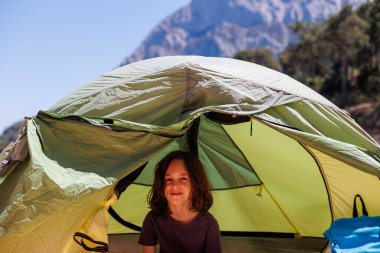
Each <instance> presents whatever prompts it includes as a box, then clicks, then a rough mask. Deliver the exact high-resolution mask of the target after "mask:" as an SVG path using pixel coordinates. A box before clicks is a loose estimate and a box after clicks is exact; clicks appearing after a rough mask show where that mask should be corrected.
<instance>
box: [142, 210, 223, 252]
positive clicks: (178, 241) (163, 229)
mask: <svg viewBox="0 0 380 253" xmlns="http://www.w3.org/2000/svg"><path fill="white" fill-rule="evenodd" d="M157 242H158V243H159V245H160V252H161V253H179V252H181V253H211V252H212V253H221V252H222V249H221V244H220V232H219V225H218V222H217V221H216V219H215V218H214V216H212V215H211V214H210V213H209V212H202V213H199V214H198V215H197V216H196V217H195V218H194V219H193V220H192V221H190V222H189V223H185V224H182V223H180V222H178V221H176V220H174V219H173V218H172V217H171V216H170V215H169V214H164V215H157V214H155V213H153V212H152V211H150V212H149V213H148V214H147V215H146V217H145V220H144V223H143V226H142V231H141V234H140V238H139V244H142V245H145V246H155V245H157Z"/></svg>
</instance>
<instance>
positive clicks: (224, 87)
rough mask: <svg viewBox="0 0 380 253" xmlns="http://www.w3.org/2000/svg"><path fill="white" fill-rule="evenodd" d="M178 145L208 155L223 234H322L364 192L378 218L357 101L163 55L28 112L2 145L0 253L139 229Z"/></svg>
mask: <svg viewBox="0 0 380 253" xmlns="http://www.w3.org/2000/svg"><path fill="white" fill-rule="evenodd" d="M52 92H54V91H52ZM15 103H17V101H15ZM177 149H181V150H189V151H191V152H194V153H196V154H197V155H198V156H199V158H200V159H201V161H202V162H203V164H204V166H205V168H206V171H207V176H208V179H209V181H210V183H211V186H212V189H213V195H214V199H215V200H214V206H213V207H212V209H211V212H212V213H213V214H214V216H215V217H216V218H217V220H218V221H219V225H220V228H221V230H222V232H224V233H228V232H231V233H232V232H240V233H241V232H245V233H248V234H249V233H251V234H254V233H274V234H292V235H294V236H295V237H322V233H323V232H324V231H325V230H326V229H327V228H328V227H329V226H330V224H331V222H332V221H333V220H335V219H337V218H342V217H351V216H352V201H353V199H354V196H355V195H356V194H360V195H361V196H362V197H363V199H364V201H365V203H366V206H367V209H368V212H369V214H370V215H380V201H379V198H378V197H379V193H380V180H379V176H380V147H379V146H378V144H376V142H375V141H374V140H373V139H372V138H371V137H370V136H369V135H368V134H367V133H366V132H365V131H364V130H363V129H361V128H360V127H359V126H358V125H357V124H356V123H355V121H354V120H353V119H351V118H350V116H349V115H348V114H347V113H346V112H345V111H343V110H341V109H339V108H337V107H336V106H335V105H334V104H332V103H331V102H330V101H328V100H327V99H325V98H323V97H322V96H320V95H319V94H318V93H316V92H314V91H313V90H311V89H309V88H308V87H306V86H304V85H302V84H301V83H299V82H297V81H295V80H294V79H292V78H290V77H288V76H286V75H284V74H281V73H279V72H276V71H273V70H270V69H268V68H265V67H262V66H259V65H256V64H252V63H247V62H242V61H238V60H233V59H226V58H209V57H198V56H173V57H160V58H154V59H149V60H144V61H140V62H136V63H132V64H130V65H127V66H124V67H120V68H117V69H115V70H113V71H111V72H108V73H106V74H104V75H102V76H100V77H99V78H98V79H96V80H94V81H92V82H90V83H89V84H86V85H84V86H82V87H80V88H79V89H77V90H75V91H73V92H72V93H71V94H69V95H68V96H66V97H64V98H63V99H62V100H60V101H59V102H58V103H56V104H55V105H54V106H53V107H51V108H50V109H49V110H46V111H40V112H39V113H38V115H36V116H35V117H32V118H28V119H25V121H24V124H23V125H22V127H21V129H20V131H19V133H18V135H17V138H16V139H15V141H14V142H13V143H12V144H10V145H9V146H8V147H7V148H6V149H5V150H4V151H3V152H2V153H1V154H0V161H2V164H1V170H0V245H1V246H0V247H1V252H39V253H41V252H88V251H87V250H86V249H85V248H86V247H89V248H91V247H92V248H94V247H98V249H99V248H100V249H104V248H106V246H107V245H106V244H107V242H108V239H107V237H108V234H119V233H136V231H135V230H133V229H137V230H138V227H140V226H141V224H142V221H143V219H144V217H145V214H146V213H147V212H148V210H149V209H148V204H147V201H146V197H147V193H148V191H149V189H150V186H151V184H152V181H153V171H154V166H155V164H156V162H157V161H158V160H159V159H160V158H161V157H163V156H164V155H165V154H167V153H168V152H170V151H171V150H177ZM127 186H128V187H127ZM125 188H126V189H125ZM124 190H125V191H124ZM110 206H112V209H113V210H114V211H116V213H118V214H119V216H120V217H122V219H123V220H125V221H127V222H128V223H129V224H131V225H132V226H130V227H132V228H133V229H131V228H128V227H125V226H123V225H121V224H120V223H118V222H116V220H115V219H114V218H110V217H109V214H108V209H109V207H110ZM133 225H135V226H133ZM136 227H137V228H136ZM74 235H76V236H74ZM74 239H75V240H77V241H78V242H79V243H81V242H82V245H79V244H78V243H77V242H75V240H74ZM92 239H93V240H95V241H98V243H94V242H91V240H92ZM102 242H103V243H102ZM83 244H84V245H83Z"/></svg>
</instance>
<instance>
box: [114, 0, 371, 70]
mask: <svg viewBox="0 0 380 253" xmlns="http://www.w3.org/2000/svg"><path fill="white" fill-rule="evenodd" d="M364 2H367V0H193V1H192V2H191V3H190V4H189V5H187V6H185V7H183V8H181V9H179V10H178V11H177V12H175V13H173V14H172V15H170V16H168V17H167V18H166V19H164V20H163V21H162V22H161V23H159V24H158V25H157V26H156V27H155V28H154V29H153V31H152V32H151V33H150V34H149V35H148V36H147V37H146V39H145V40H144V41H143V42H142V44H141V45H140V46H139V47H138V48H137V49H136V51H135V52H133V53H132V54H131V55H130V56H128V57H127V58H126V59H125V60H124V61H123V62H122V64H121V65H125V64H128V63H131V62H134V61H139V60H142V59H147V58H152V57H157V56H166V55H204V56H222V57H231V56H232V55H234V54H235V53H236V52H238V51H241V50H245V49H249V48H258V47H269V48H271V49H272V50H273V52H274V53H275V54H279V53H280V52H281V51H283V50H284V49H285V48H286V46H287V45H289V43H290V42H292V41H295V40H296V38H295V36H294V35H293V34H292V33H291V31H290V30H289V28H288V26H289V25H290V24H294V23H295V22H297V21H307V22H319V21H322V20H325V19H326V18H327V17H328V16H329V15H331V14H334V13H337V12H338V11H339V10H340V9H341V7H342V6H343V5H344V4H351V5H352V6H354V7H356V6H358V5H360V4H362V3H364Z"/></svg>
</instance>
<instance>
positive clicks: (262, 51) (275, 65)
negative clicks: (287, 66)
mask: <svg viewBox="0 0 380 253" xmlns="http://www.w3.org/2000/svg"><path fill="white" fill-rule="evenodd" d="M233 58H235V59H238V60H243V61H248V62H253V63H256V64H259V65H262V66H265V67H268V68H271V69H274V70H277V71H278V70H280V64H279V62H278V61H277V60H276V58H275V57H274V56H273V52H272V50H270V49H268V48H258V49H248V50H243V51H240V52H237V53H236V54H235V55H234V56H233Z"/></svg>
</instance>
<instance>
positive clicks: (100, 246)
mask: <svg viewBox="0 0 380 253" xmlns="http://www.w3.org/2000/svg"><path fill="white" fill-rule="evenodd" d="M73 238H74V241H76V242H77V243H78V244H79V245H81V246H82V247H83V248H84V249H85V250H87V251H92V252H94V251H95V252H108V243H105V242H101V241H96V240H94V239H92V238H91V237H90V236H88V235H86V234H84V233H81V232H76V233H75V234H74V237H73ZM79 239H80V240H79ZM85 240H86V241H89V242H90V244H92V245H94V244H95V245H98V246H93V247H90V246H88V245H87V244H86V243H85Z"/></svg>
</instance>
